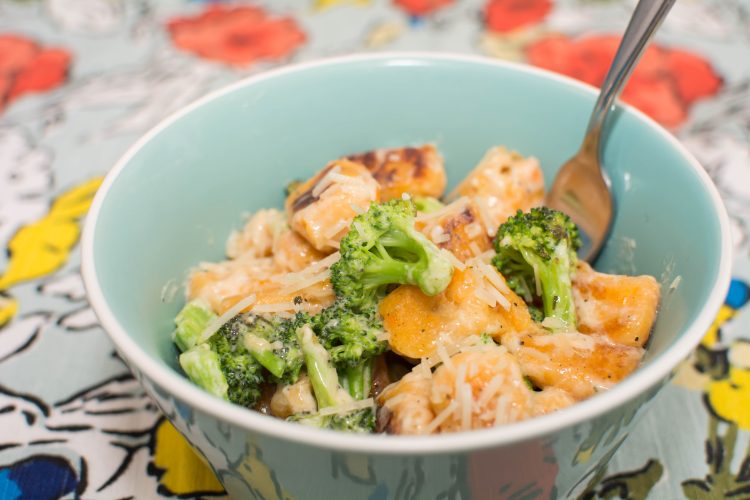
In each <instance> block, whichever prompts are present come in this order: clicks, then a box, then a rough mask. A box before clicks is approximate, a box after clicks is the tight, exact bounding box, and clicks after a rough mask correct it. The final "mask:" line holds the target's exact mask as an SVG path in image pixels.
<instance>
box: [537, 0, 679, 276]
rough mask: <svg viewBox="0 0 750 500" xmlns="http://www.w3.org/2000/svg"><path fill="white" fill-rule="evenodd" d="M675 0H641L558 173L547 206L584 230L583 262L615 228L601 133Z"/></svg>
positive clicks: (600, 246)
mask: <svg viewBox="0 0 750 500" xmlns="http://www.w3.org/2000/svg"><path fill="white" fill-rule="evenodd" d="M674 2H675V0H640V1H639V2H638V5H636V7H635V10H634V11H633V15H632V17H631V18H630V22H629V23H628V27H627V29H626V30H625V34H624V35H623V37H622V41H621V42H620V46H619V47H618V49H617V54H616V55H615V58H614V60H613V61H612V65H611V66H610V67H609V71H608V72H607V76H606V77H605V79H604V83H603V84H602V86H601V91H600V93H599V98H598V99H597V101H596V104H595V105H594V110H593V112H592V113H591V118H590V119H589V123H588V127H587V128H586V135H585V137H584V139H583V143H582V144H581V148H580V149H579V150H578V153H576V155H575V156H574V157H573V158H571V159H569V160H568V161H567V162H566V163H565V164H564V165H563V166H562V168H561V169H560V171H559V172H558V173H557V176H556V177H555V180H554V182H553V184H552V188H551V189H550V191H549V193H548V194H547V198H546V201H545V204H546V205H547V206H549V207H551V208H554V209H556V210H560V211H562V212H565V213H566V214H568V215H569V216H570V218H571V219H573V222H575V223H576V224H577V225H578V228H579V230H580V231H581V236H582V239H583V246H582V247H581V250H580V251H579V255H580V256H581V258H582V259H585V260H586V261H588V262H593V261H594V260H595V259H596V257H597V256H598V255H599V252H600V251H601V249H602V247H603V245H604V242H605V240H606V238H607V236H608V233H609V229H610V226H611V224H612V216H613V212H614V202H613V199H612V193H611V191H610V182H609V178H608V177H607V174H606V172H605V171H604V170H603V169H602V165H601V162H600V151H601V135H602V130H603V128H604V125H605V123H606V120H607V115H608V114H609V111H610V110H611V109H612V107H613V104H614V102H615V99H617V96H618V95H620V91H621V90H622V88H623V87H624V86H625V83H626V82H627V81H628V78H629V77H630V74H631V73H632V71H633V68H634V67H635V64H636V63H637V62H638V59H640V57H641V55H642V54H643V52H644V50H645V49H646V46H647V45H648V42H649V40H650V39H651V37H652V36H653V34H654V33H655V32H656V30H657V29H658V27H659V25H660V24H661V22H662V21H663V20H664V18H665V17H666V16H667V13H668V12H669V10H670V9H671V8H672V5H673V4H674Z"/></svg>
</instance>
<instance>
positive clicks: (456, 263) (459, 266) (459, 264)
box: [440, 248, 466, 271]
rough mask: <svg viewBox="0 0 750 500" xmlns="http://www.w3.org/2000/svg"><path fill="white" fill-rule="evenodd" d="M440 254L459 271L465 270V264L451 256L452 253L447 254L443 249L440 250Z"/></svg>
mask: <svg viewBox="0 0 750 500" xmlns="http://www.w3.org/2000/svg"><path fill="white" fill-rule="evenodd" d="M440 252H441V253H442V254H443V256H445V258H446V259H448V260H449V261H450V263H451V265H452V266H453V267H455V268H456V269H458V270H459V271H463V270H464V269H466V264H464V263H463V262H461V261H460V260H458V257H456V256H455V255H453V253H452V252H449V251H448V250H446V249H445V248H441V249H440Z"/></svg>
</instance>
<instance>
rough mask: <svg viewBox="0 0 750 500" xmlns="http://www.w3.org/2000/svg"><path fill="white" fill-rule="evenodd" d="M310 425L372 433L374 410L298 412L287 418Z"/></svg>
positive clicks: (290, 420) (373, 428)
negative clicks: (325, 412)
mask: <svg viewBox="0 0 750 500" xmlns="http://www.w3.org/2000/svg"><path fill="white" fill-rule="evenodd" d="M287 420H288V421H289V422H297V423H300V424H303V425H309V426H310V427H318V428H321V429H332V430H337V431H343V432H355V433H366V434H369V433H372V432H373V431H374V430H375V412H374V411H373V409H372V408H363V409H360V410H355V411H351V412H348V413H343V414H335V415H319V414H317V413H299V414H297V415H292V416H290V417H289V418H288V419H287Z"/></svg>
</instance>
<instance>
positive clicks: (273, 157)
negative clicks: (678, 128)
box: [92, 56, 723, 371]
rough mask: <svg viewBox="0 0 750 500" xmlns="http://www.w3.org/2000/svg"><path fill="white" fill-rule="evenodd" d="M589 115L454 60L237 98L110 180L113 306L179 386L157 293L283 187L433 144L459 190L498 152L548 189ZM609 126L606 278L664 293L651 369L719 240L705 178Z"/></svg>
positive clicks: (107, 208)
mask: <svg viewBox="0 0 750 500" xmlns="http://www.w3.org/2000/svg"><path fill="white" fill-rule="evenodd" d="M594 99H595V93H594V92H593V90H592V89H590V88H588V87H585V86H583V85H579V84H576V83H573V82H572V81H570V80H566V79H563V78H559V77H555V76H550V75H547V74H545V73H542V72H539V71H536V70H531V69H524V68H521V67H517V66H514V65H508V64H497V63H492V62H480V61H477V60H467V59H460V58H449V57H446V58H439V57H436V58H426V57H413V56H402V57H391V58H387V57H381V58H377V57H376V58H366V59H360V60H357V59H350V60H345V61H339V62H334V63H327V64H323V65H317V66H314V67H308V68H303V69H289V70H285V71H282V72H280V73H278V74H276V75H274V76H272V77H261V78H260V79H256V80H254V81H253V82H252V83H250V82H248V83H244V82H243V83H240V84H237V85H235V86H233V87H232V88H231V89H230V90H228V91H224V92H220V93H218V94H216V95H213V96H211V97H209V98H208V99H205V100H204V101H203V102H201V103H199V105H197V106H192V107H191V108H189V109H188V110H187V112H184V113H181V114H180V115H178V116H176V117H173V118H171V119H170V120H167V122H165V124H163V125H162V126H159V127H157V129H155V130H154V131H152V132H151V133H150V134H149V135H148V136H147V137H146V138H145V139H144V140H143V141H141V143H140V144H139V145H138V146H136V147H135V148H133V150H132V151H131V153H130V154H129V155H127V156H126V158H125V159H124V160H123V163H124V166H122V168H119V169H118V170H117V172H116V176H114V177H112V178H110V180H109V182H110V184H109V188H108V190H107V191H106V193H105V196H104V198H103V199H102V200H101V203H100V207H99V211H98V217H97V219H96V221H95V226H94V227H93V228H92V229H93V234H94V236H93V253H92V257H93V265H94V267H93V268H94V269H95V274H96V278H97V280H98V284H99V286H100V288H101V292H102V295H103V297H104V298H105V302H106V305H107V307H108V308H109V310H110V311H111V314H112V315H113V317H114V319H115V320H116V321H117V322H118V323H119V324H120V326H121V327H122V328H123V329H124V331H126V332H127V333H128V334H129V335H130V336H131V338H132V339H133V340H134V341H135V342H136V343H137V344H138V345H139V346H140V348H142V349H143V350H144V351H145V352H146V353H147V355H148V356H150V357H152V358H153V359H154V360H156V361H157V362H158V363H159V364H162V365H163V366H165V367H167V368H168V369H170V370H177V371H178V370H179V368H178V365H177V361H176V351H175V348H174V347H173V345H172V342H171V338H170V332H171V330H172V328H173V318H174V316H175V314H176V312H177V311H178V310H179V308H180V307H181V305H182V295H181V294H177V297H175V298H174V299H171V300H169V298H168V297H167V298H166V299H165V297H164V295H165V294H164V291H165V290H167V289H169V288H170V287H172V286H174V285H175V284H177V285H181V284H182V283H183V282H184V279H185V277H186V275H187V270H188V269H189V268H190V267H191V266H193V265H195V264H196V263H198V262H199V261H203V260H208V261H213V260H218V259H221V258H222V257H223V254H224V251H223V249H224V242H225V240H226V237H227V235H228V234H229V232H230V231H231V230H232V229H233V228H238V227H240V226H241V224H242V221H243V217H242V215H243V213H248V212H252V211H254V210H256V209H259V208H263V207H281V206H282V203H283V189H284V186H285V184H286V183H287V182H289V181H291V180H293V179H297V178H307V177H309V176H310V175H312V173H313V172H315V171H316V170H317V169H319V168H321V167H322V166H323V165H324V164H325V163H326V162H328V161H329V160H332V159H335V158H337V157H339V156H341V155H343V154H347V153H353V152H357V151H362V150H367V149H372V148H379V147H387V146H399V145H405V144H419V143H423V142H434V143H436V144H437V145H438V147H439V149H440V151H441V152H442V153H443V155H444V157H445V161H446V166H447V171H448V176H449V182H450V183H451V184H453V185H454V184H455V183H456V182H457V181H459V180H460V179H461V178H463V177H464V176H465V175H466V174H467V173H468V172H469V171H470V170H471V169H472V167H473V166H474V165H475V164H476V163H477V161H478V160H479V159H480V157H481V156H482V154H483V153H484V152H485V150H486V149H487V148H489V147H491V146H493V145H498V144H504V145H507V146H508V147H509V148H512V149H515V150H518V151H519V152H521V153H522V154H524V155H534V156H536V157H538V158H539V160H540V161H541V164H542V166H543V169H544V172H545V174H546V177H547V181H548V183H549V181H550V180H551V179H552V177H553V176H554V172H555V171H556V169H557V168H558V167H559V166H560V165H561V164H562V163H563V162H564V161H565V160H566V159H567V158H568V157H570V156H571V155H572V154H573V153H574V152H575V150H576V148H577V146H578V144H579V142H580V140H581V138H582V135H583V132H584V129H585V125H586V122H587V119H588V114H589V112H590V110H591V107H592V105H593V102H594ZM613 122H614V123H613V125H612V127H611V133H610V136H609V140H608V141H607V143H606V149H605V152H604V163H605V165H606V169H607V171H608V173H609V176H610V178H611V181H612V186H613V189H614V194H615V198H616V200H617V217H616V220H615V223H614V226H613V229H612V237H611V239H610V241H609V243H608V244H607V246H606V248H605V249H604V252H603V254H602V256H601V258H600V260H599V262H598V265H597V267H598V268H599V269H600V270H603V271H608V272H612V271H615V272H626V273H630V274H633V273H638V274H642V273H646V274H651V275H654V276H656V277H657V279H660V280H661V282H662V283H663V292H664V301H663V305H662V308H661V313H660V316H659V319H658V322H657V325H656V327H655V331H654V334H653V340H652V343H651V346H650V349H649V353H648V357H647V359H646V362H645V364H646V365H648V364H649V363H652V362H654V361H655V360H657V359H658V358H659V356H660V355H662V354H663V353H665V352H666V351H667V350H668V348H669V346H670V345H671V344H673V343H674V342H675V341H677V340H678V339H679V338H680V336H681V335H683V334H684V333H685V331H686V329H687V328H688V327H689V326H690V325H691V323H692V322H693V321H694V320H695V319H696V318H697V317H698V316H699V315H700V313H701V309H702V306H703V305H704V304H705V303H706V302H707V300H708V299H709V296H710V294H711V293H712V290H714V288H715V285H716V282H717V279H718V278H717V276H718V275H719V274H720V273H719V266H720V260H721V256H722V246H721V242H722V241H723V240H722V238H723V235H722V232H721V227H720V224H719V222H718V221H719V220H720V215H719V214H718V212H717V207H716V204H715V200H714V199H713V198H712V196H713V195H712V192H711V191H710V190H707V188H706V186H705V176H703V177H702V176H701V175H699V174H698V173H697V172H696V170H695V168H693V167H692V166H691V165H690V162H691V160H690V159H689V158H688V157H687V156H685V155H684V154H683V153H682V152H681V151H680V149H679V148H678V147H677V145H676V143H675V142H674V141H673V140H672V139H670V138H669V136H668V135H667V134H666V133H664V132H663V131H661V130H659V129H658V128H657V127H656V126H655V125H654V124H653V123H651V122H650V121H648V120H647V119H645V118H644V117H643V116H642V115H640V114H638V113H635V112H633V111H630V110H619V111H618V112H617V116H616V118H615V120H613ZM678 276H679V277H680V281H679V285H678V286H677V287H676V288H675V289H674V290H670V289H669V286H670V284H672V283H673V280H674V279H675V278H677V277H678ZM165 287H166V288H165ZM166 295H169V294H168V293H167V294H166Z"/></svg>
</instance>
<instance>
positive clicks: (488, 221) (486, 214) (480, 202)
mask: <svg viewBox="0 0 750 500" xmlns="http://www.w3.org/2000/svg"><path fill="white" fill-rule="evenodd" d="M474 204H475V205H476V207H477V210H478V211H479V218H480V219H481V220H482V225H483V226H484V229H485V231H487V236H489V237H493V236H495V233H496V232H497V228H496V227H495V224H494V222H493V221H492V215H491V214H490V209H489V207H488V206H487V200H486V199H485V198H484V197H482V196H476V197H474Z"/></svg>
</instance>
